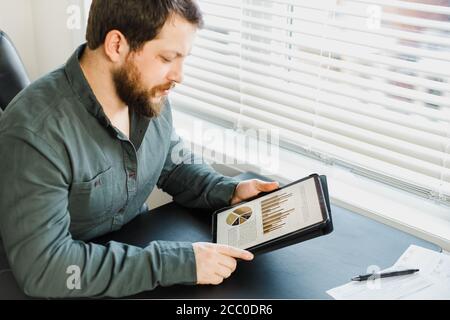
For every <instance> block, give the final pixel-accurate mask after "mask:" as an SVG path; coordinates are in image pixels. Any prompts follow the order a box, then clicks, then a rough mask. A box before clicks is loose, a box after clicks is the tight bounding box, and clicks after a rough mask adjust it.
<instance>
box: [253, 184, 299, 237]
mask: <svg viewBox="0 0 450 320" xmlns="http://www.w3.org/2000/svg"><path fill="white" fill-rule="evenodd" d="M292 196H293V194H292V193H288V192H285V193H282V194H279V195H274V196H273V197H270V198H268V199H265V200H263V201H261V214H262V223H263V232H264V234H268V233H270V232H273V231H275V230H278V229H281V228H283V226H284V225H285V224H286V222H285V220H286V218H287V217H288V216H289V215H290V214H291V213H292V212H294V211H295V207H292V203H290V201H289V199H291V198H292Z"/></svg>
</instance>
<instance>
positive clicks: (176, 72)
mask: <svg viewBox="0 0 450 320" xmlns="http://www.w3.org/2000/svg"><path fill="white" fill-rule="evenodd" d="M183 78H184V74H183V63H182V62H179V63H176V64H175V66H174V67H173V69H172V70H171V71H170V74H169V80H170V81H173V82H176V83H182V82H183Z"/></svg>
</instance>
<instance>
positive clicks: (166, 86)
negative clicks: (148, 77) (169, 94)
mask: <svg viewBox="0 0 450 320" xmlns="http://www.w3.org/2000/svg"><path fill="white" fill-rule="evenodd" d="M176 85H177V84H176V82H172V83H168V84H164V85H161V86H158V87H156V90H158V91H166V90H172V89H173V88H175V86H176Z"/></svg>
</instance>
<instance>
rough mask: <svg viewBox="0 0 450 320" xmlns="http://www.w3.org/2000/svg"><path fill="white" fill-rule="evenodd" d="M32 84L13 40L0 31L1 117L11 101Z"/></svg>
mask: <svg viewBox="0 0 450 320" xmlns="http://www.w3.org/2000/svg"><path fill="white" fill-rule="evenodd" d="M29 84H30V80H29V78H28V75H27V72H26V71H25V67H24V65H23V63H22V60H21V59H20V56H19V54H18V53H17V50H16V48H15V47H14V45H13V43H12V41H11V39H10V38H9V37H8V36H7V35H6V33H4V32H3V31H2V30H0V116H1V111H2V110H5V108H6V106H7V105H8V104H9V103H10V102H11V100H12V99H13V98H14V97H15V96H16V95H17V94H18V93H19V92H20V91H22V89H24V88H25V87H26V86H28V85H29Z"/></svg>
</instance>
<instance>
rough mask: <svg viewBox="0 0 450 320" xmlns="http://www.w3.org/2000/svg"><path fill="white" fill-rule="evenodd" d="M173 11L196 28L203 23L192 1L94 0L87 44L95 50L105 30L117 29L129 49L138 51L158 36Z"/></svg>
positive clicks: (102, 38) (87, 32)
mask: <svg viewBox="0 0 450 320" xmlns="http://www.w3.org/2000/svg"><path fill="white" fill-rule="evenodd" d="M173 14H177V15H179V16H181V17H183V18H184V19H186V20H187V21H189V22H190V23H192V24H194V25H197V26H198V27H199V28H201V27H202V26H203V17H202V13H201V12H200V8H199V7H198V5H197V3H196V1H195V0H93V1H92V4H91V9H90V12H89V19H88V26H87V30H86V40H87V45H88V47H89V49H91V50H95V49H97V48H98V47H100V46H101V45H102V44H103V43H104V42H105V38H106V35H107V34H108V32H110V31H111V30H118V31H120V32H122V33H123V34H124V36H125V38H126V39H127V41H128V44H129V45H130V48H131V50H132V51H138V50H140V49H141V48H142V47H143V45H144V44H145V43H146V42H148V41H150V40H153V39H154V38H155V37H156V36H157V35H158V33H159V32H160V31H161V29H162V27H163V26H164V23H165V22H166V21H167V19H168V18H170V17H171V16H172V15H173Z"/></svg>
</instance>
